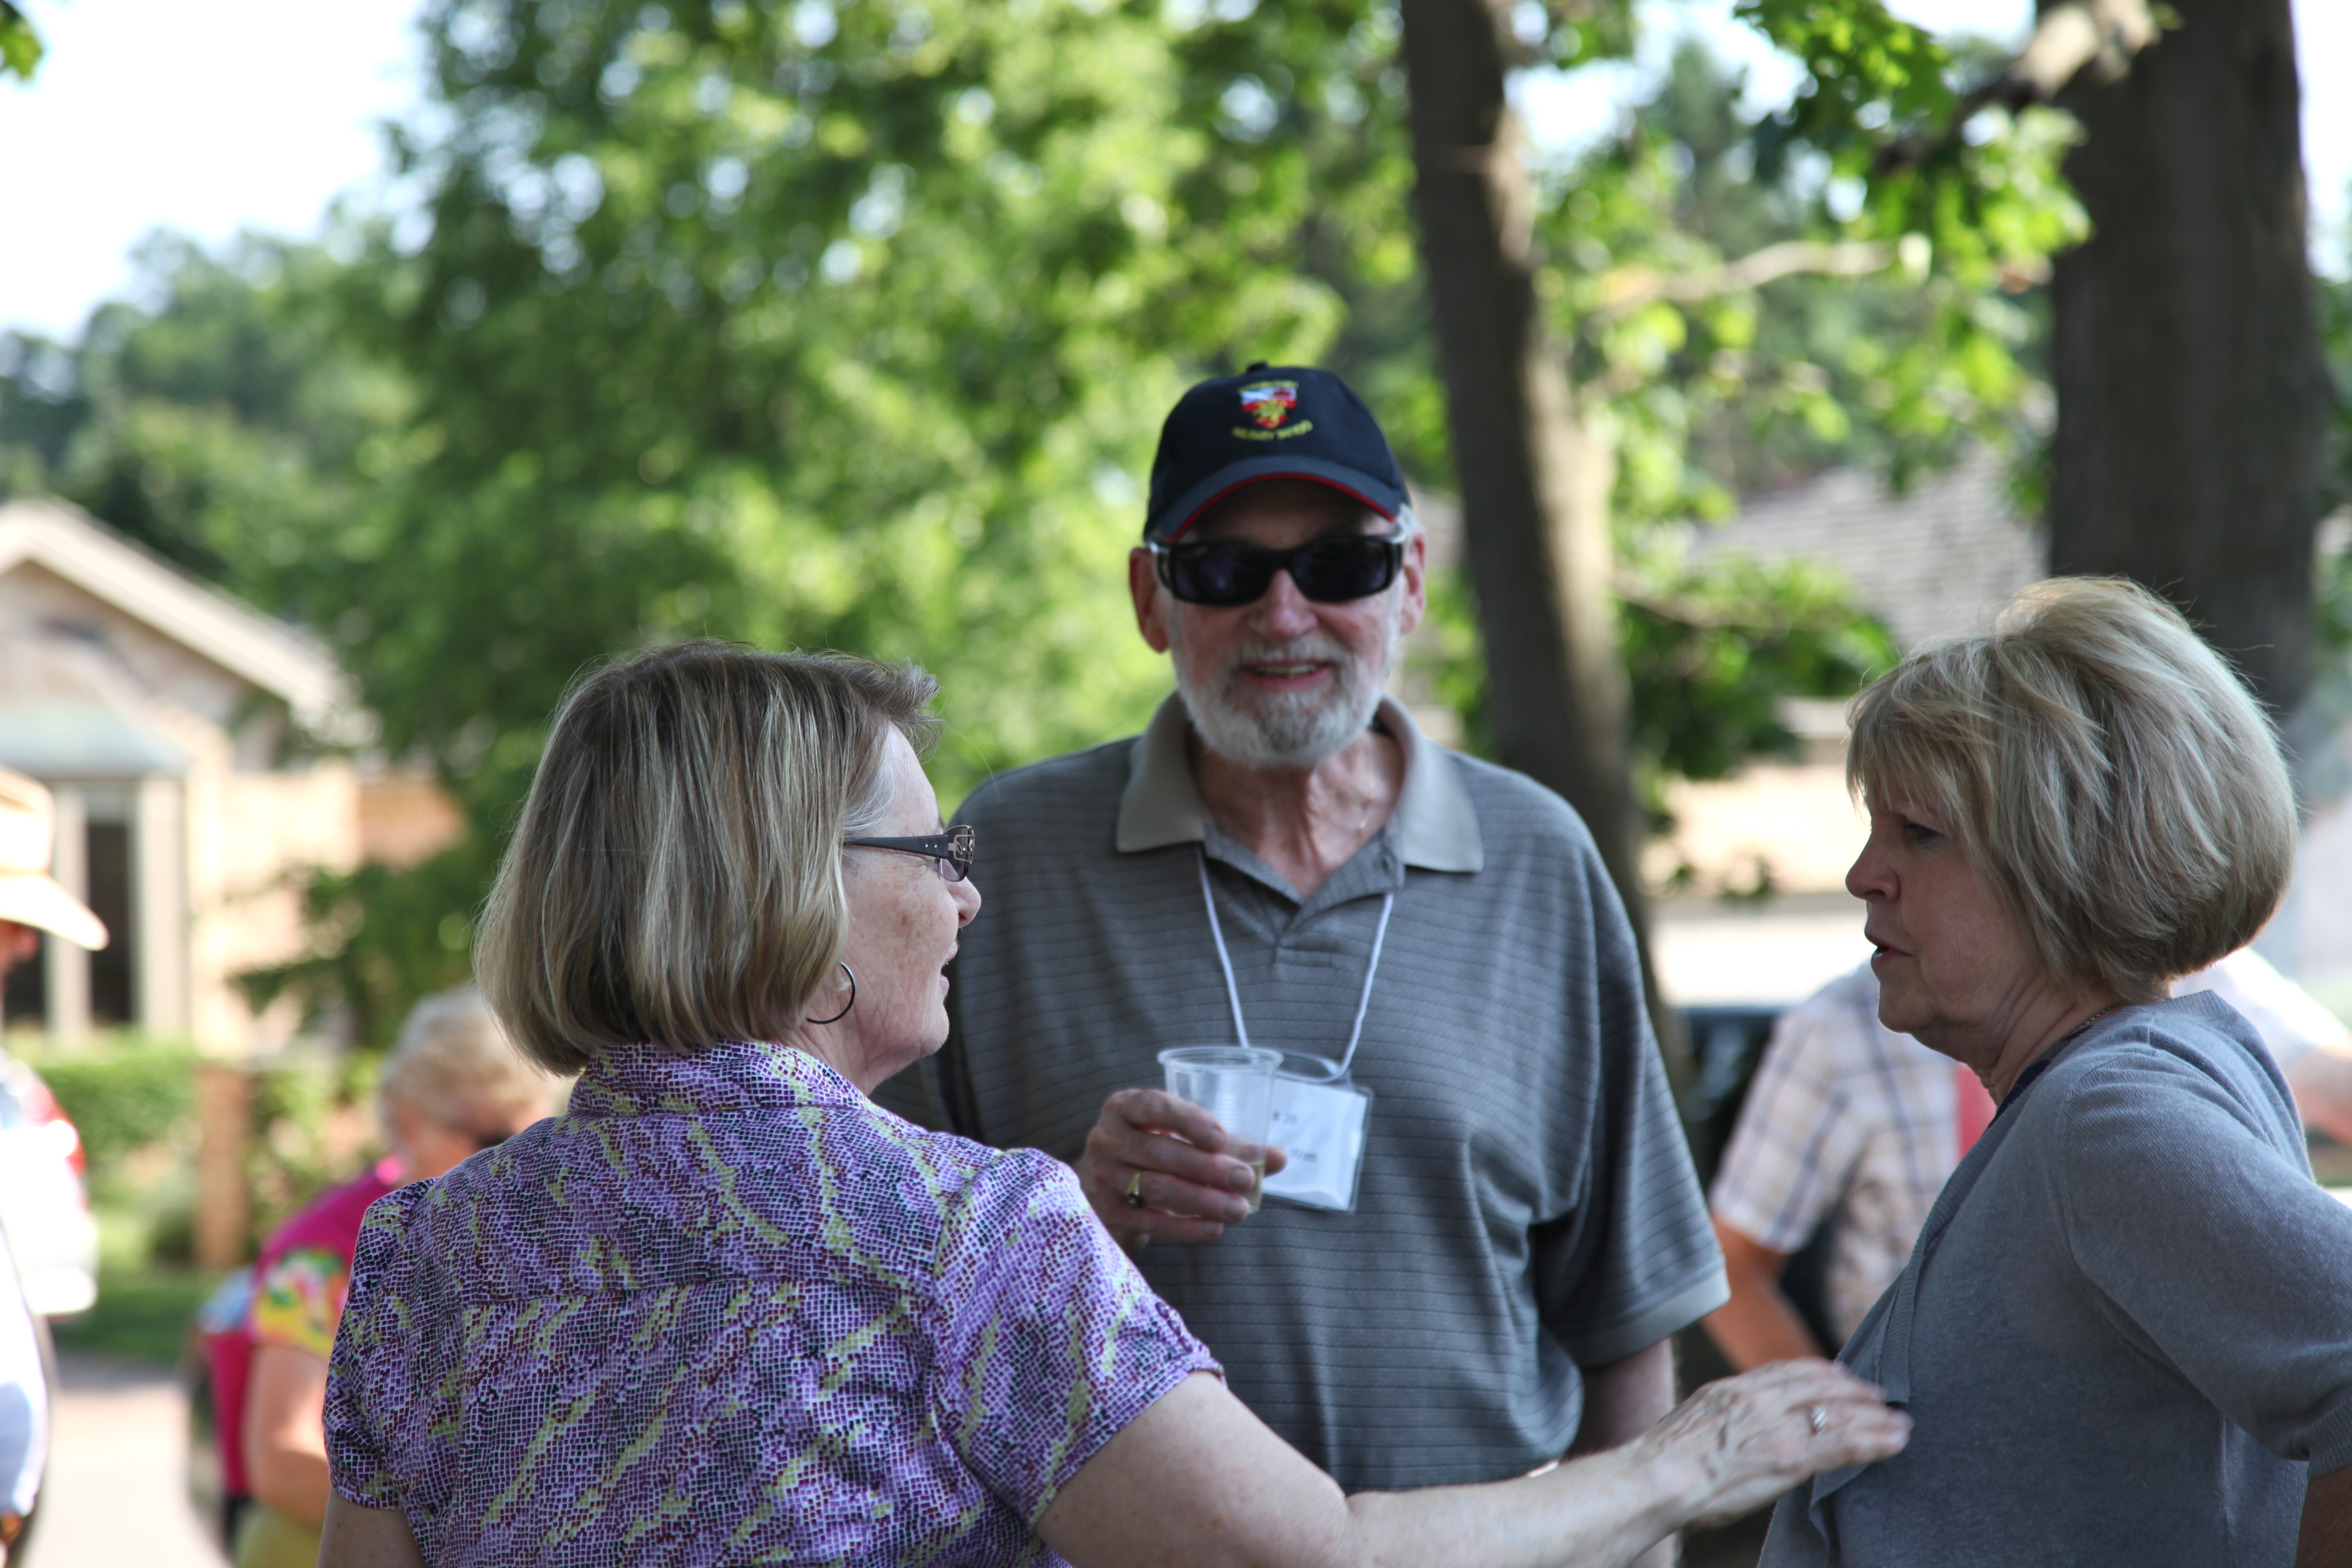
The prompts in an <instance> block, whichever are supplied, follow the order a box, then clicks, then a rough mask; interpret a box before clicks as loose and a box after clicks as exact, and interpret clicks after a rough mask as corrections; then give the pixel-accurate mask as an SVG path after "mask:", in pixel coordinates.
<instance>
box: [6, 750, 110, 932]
mask: <svg viewBox="0 0 2352 1568" xmlns="http://www.w3.org/2000/svg"><path fill="white" fill-rule="evenodd" d="M56 837H57V807H56V806H55V805H53V804H52V803H51V802H50V800H49V792H48V791H47V789H45V788H44V787H42V786H41V785H39V784H35V783H34V782H33V781H32V780H31V779H28V778H26V776H25V775H24V774H22V773H13V772H11V771H10V770H8V769H6V768H0V921H16V923H17V924H18V925H28V926H37V927H38V928H39V929H41V930H42V931H55V932H56V933H57V934H58V935H59V936H61V937H63V938H65V939H66V940H67V941H68V942H72V943H74V944H75V945H76V946H79V947H89V948H99V947H104V946H105V945H106V927H105V926H104V925H103V924H101V923H100V921H99V918H98V917H97V916H96V915H94V914H91V913H90V912H89V909H88V908H87V907H86V906H84V904H83V903H82V901H81V900H79V899H77V898H75V897H74V896H73V895H72V894H71V893H68V892H67V891H66V890H65V889H63V888H61V887H59V886H58V879H56V878H55V877H52V876H50V875H49V850H50V847H51V845H52V843H53V841H54V840H55V839H56Z"/></svg>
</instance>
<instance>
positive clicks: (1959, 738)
mask: <svg viewBox="0 0 2352 1568" xmlns="http://www.w3.org/2000/svg"><path fill="white" fill-rule="evenodd" d="M1846 783H1847V786H1848V787H1849V788H1850V789H1853V790H1854V791H1855V792H1856V793H1857V794H1860V795H1866V796H1867V797H1868V798H1869V799H1871V800H1872V801H1874V802H1877V803H1880V804H1885V802H1887V801H1888V800H1890V799H1893V800H1904V801H1908V802H1911V803H1913V804H1916V805H1918V806H1920V807H1921V808H1923V809H1925V810H1928V811H1933V812H1936V813H1937V814H1939V815H1940V816H1942V817H1943V819H1944V820H1945V821H1947V822H1948V823H1950V824H1951V825H1952V826H1953V827H1954V830H1955V831H1956V832H1957V834H1958V837H1959V839H1960V843H1961V847H1962V848H1963V851H1964V852H1965V853H1966V854H1967V856H1968V857H1969V863H1970V864H1971V865H1972V866H1973V867H1975V868H1976V870H1977V872H1978V874H1979V876H1982V877H1983V878H1985V879H1986V880H1987V881H1988V882H1989V883H1990V886H1991V888H1992V889H1993V890H1994V892H1995V894H1996V896H1997V897H1998V898H1999V899H2000V902H2001V903H2002V905H2003V906H2004V907H2006V908H2007V910H2009V912H2010V914H2011V916H2012V917H2013V918H2015V919H2016V921H2018V923H2019V925H2020V926H2021V928H2022V929H2023V931H2024V932H2025V935H2026V939H2027V942H2029V944H2030V945H2031V946H2032V949H2033V951H2034V952H2036V953H2038V954H2039V955H2040V957H2041V959H2042V963H2043V964H2044V965H2045V967H2046V968H2047V969H2048V971H2049V972H2050V973H2052V974H2053V975H2054V976H2058V977H2061V978H2063V979H2065V980H2067V981H2069V982H2072V983H2074V984H2088V983H2091V982H2104V983H2105V984H2107V985H2109V986H2111V987H2113V988H2114V990H2115V991H2116V993H2117V994H2119V995H2121V996H2122V997H2123V998H2124V999H2125V1000H2126V1001H2129V1002H2147V1001H2153V1000H2156V999H2158V997H2161V996H2162V995H2163V994H2165V991H2166V988H2167V986H2168V984H2169V983H2170V982H2171V981H2173V980H2174V979H2176V978H2178V977H2179V976H2180V975H2183V974H2187V973H2190V972H2191V971H2193V970H2197V969H2201V968H2203V967H2204V966H2205V965H2207V964H2209V963H2212V962H2213V961H2214V960H2216V959H2218V958H2221V956H2223V955H2224V954H2226V953H2230V952H2235V951H2236V950H2237V949H2239V948H2241V947H2242V946H2244V945H2245V944H2246V943H2247V942H2250V941H2252V939H2253V936H2254V933H2255V932H2257V931H2260V930H2261V929H2262V928H2263V924H2264V923H2265V922H2266V921H2269V919H2270V917H2271V915H2272V913H2273V911H2274V910H2276V909H2277V908H2278V904H2279V900H2280V899H2281V898H2282V897H2283V896H2284V893H2285V891H2286V882H2287V875H2288V871H2289V868H2290V867H2291V866H2292V864H2293V861H2294V839H2295V808H2294V788H2293V786H2292V785H2291V784H2289V782H2288V778H2287V771H2286V764H2285V762H2284V759H2283V758H2282V757H2281V756H2280V754H2279V745H2278V734H2277V731H2276V730H2275V728H2274V727H2273V724H2272V722H2271V721H2270V718H2269V716H2268V715H2267V714H2266V713H2264V712H2263V710H2262V708H2261V707H2260V706H2259V705H2258V704H2257V703H2256V702H2255V701H2254V700H2253V698H2252V695H2251V694H2250V693H2248V691H2247V690H2246V688H2245V687H2244V685H2243V684H2242V683H2241V682H2240V680H2239V679H2238V678H2237V676H2236V674H2235V673H2234V672H2233V671H2231V668H2230V667H2229V665H2228V664H2227V663H2226V662H2225V661H2224V660H2223V659H2222V658H2221V656H2220V655H2219V654H2217V653H2215V652H2214V651H2213V649H2212V648H2211V647H2208V646H2207V645H2206V644H2205V642H2204V641H2203V640H2202V639H2201V638H2200V637H2198V636H2197V634H2196V633H2195V632H2194V631H2192V630H2190V629H2189V623H2188V622H2187V621H2185V620H2183V619H2182V618H2181V616H2180V614H2179V611H2177V610H2175V609H2174V608H2173V607H2172V606H2171V605H2168V604H2166V603H2165V602H2164V601H2163V600H2162V599H2159V598H2158V597H2157V596H2156V595H2153V594H2151V593H2149V592H2148V591H2147V590H2146V589H2145V588H2142V587H2140V586H2138V585H2137V584H2133V583H2129V582H2125V581H2122V580H2120V579H2115V578H2094V577H2059V578H2053V579H2051V580H2050V581H2048V582H2044V583H2040V584H2035V585H2034V586H2033V587H2031V588H2028V589H2026V590H2025V591H2024V592H2023V593H2021V594H2020V595H2018V596H2017V597H2016V598H2014V599H2012V600H2011V601H2010V602H2009V604H2008V605H2004V606H2003V607H2002V608H2001V610H2000V613H1999V615H1998V616H1996V617H1995V618H1994V620H1993V621H1992V623H1991V625H1990V626H1988V627H1986V628H1984V629H1982V630H1979V631H1976V632H1971V633H1969V634H1967V635H1964V636H1960V637H1948V638H1945V639H1943V640H1940V641H1937V642H1934V643H1930V644H1928V645H1927V646H1925V647H1920V648H1918V649H1917V650H1916V651H1915V652H1913V653H1912V654H1911V655H1910V656H1909V657H1908V658H1905V659H1904V660H1903V662H1902V663H1900V664H1898V665H1897V666H1895V668H1893V669H1892V670H1889V671H1888V672H1887V673H1886V674H1885V675H1883V676H1881V677H1880V678H1879V679H1876V680H1875V681H1873V682H1872V683H1871V684H1870V686H1869V687H1867V688H1866V689H1864V691H1863V693H1862V695H1860V696H1859V697H1857V698H1855V699H1854V700H1853V742H1852V744H1851V745H1850V746H1849V748H1848V750H1847V752H1846Z"/></svg>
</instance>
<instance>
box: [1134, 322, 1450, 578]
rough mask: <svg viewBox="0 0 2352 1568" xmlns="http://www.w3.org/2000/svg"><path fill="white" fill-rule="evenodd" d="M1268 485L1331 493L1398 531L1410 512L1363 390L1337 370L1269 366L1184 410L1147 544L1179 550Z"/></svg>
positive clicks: (1176, 416) (1164, 463) (1165, 430)
mask: <svg viewBox="0 0 2352 1568" xmlns="http://www.w3.org/2000/svg"><path fill="white" fill-rule="evenodd" d="M1261 479H1309V480H1312V481H1314V482H1315V483H1317V484H1319V485H1328V486H1330V487H1331V488H1332V489H1335V490H1339V491H1342V492H1343V493H1345V494H1348V495H1351V496H1353V497H1355V498H1356V499H1357V500H1360V501H1361V502H1363V503H1364V504H1365V505H1366V506H1368V507H1370V508H1371V509H1372V510H1374V511H1376V512H1379V513H1380V514H1381V516H1382V517H1385V518H1387V519H1389V520H1390V521H1395V519H1396V516H1397V514H1398V513H1399V512H1400V511H1402V510H1403V509H1404V505H1405V489H1404V474H1403V472H1402V470H1401V469H1399V468H1397V460H1396V454H1395V453H1393V452H1391V451H1390V450H1389V438H1388V437H1386V436H1383V435H1381V426H1380V421H1379V420H1377V419H1374V418H1373V417H1372V411H1371V410H1370V409H1369V408H1367V407H1365V406H1364V400H1363V399H1362V398H1360V397H1359V396H1357V395H1356V394H1355V391H1354V389H1353V388H1351V387H1349V384H1347V383H1346V382H1344V381H1341V380H1340V379H1339V377H1338V376H1336V375H1333V374H1331V373H1330V372H1329V371H1328V370H1316V369H1313V368H1312V367H1310V366H1307V365H1269V364H1267V363H1265V361H1263V360H1260V361H1259V362H1258V363H1255V364H1254V365H1252V366H1250V367H1249V369H1247V370H1245V371H1244V372H1242V374H1239V375H1227V376H1220V377H1219V378H1217V379H1216V380H1214V381H1204V382H1202V383H1201V384H1199V385H1197V386H1195V387H1193V388H1192V390H1191V391H1189V392H1187V393H1185V394H1184V395H1183V396H1181V397H1180V398H1178V399H1177V400H1176V406H1175V407H1174V408H1173V409H1171V411H1170V412H1169V415H1168V422H1167V423H1166V424H1164V425H1162V426H1160V451H1159V455H1158V456H1156V457H1154V458H1152V459H1151V510H1150V513H1149V515H1147V516H1146V518H1145V519H1144V523H1143V537H1144V538H1146V539H1150V540H1158V541H1160V542H1162V543H1165V542H1170V541H1172V540H1174V539H1175V538H1177V537H1178V536H1179V535H1181V533H1182V532H1183V531H1185V530H1186V529H1188V528H1190V527H1192V523H1193V521H1195V520H1196V519H1198V518H1199V517H1200V515H1201V514H1202V512H1204V511H1206V510H1209V509H1210V508H1211V507H1213V506H1214V505H1216V504H1217V502H1219V501H1221V500H1224V498H1225V497H1227V496H1229V495H1231V494H1233V493H1234V491H1235V490H1237V489H1241V488H1242V487H1243V486H1244V485H1254V484H1256V483H1257V482H1258V481H1259V480H1261Z"/></svg>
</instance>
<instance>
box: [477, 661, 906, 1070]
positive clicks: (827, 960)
mask: <svg viewBox="0 0 2352 1568" xmlns="http://www.w3.org/2000/svg"><path fill="white" fill-rule="evenodd" d="M937 689H938V684H937V682H935V681H934V680H932V679H931V678H930V677H929V675H927V674H925V673H924V672H923V671H921V670H919V669H918V668H914V667H913V666H911V665H895V666H894V665H885V664H877V663H874V662H872V661H870V660H866V659H860V658H847V657H845V656H842V655H836V654H797V653H763V652H759V651H756V650H754V649H751V648H745V647H736V646H734V645H732V644H729V643H722V642H715V641H709V640H698V641H694V642H688V643H679V644H677V645H674V646H672V647H663V648H656V649H653V650H651V651H649V652H646V653H640V654H636V655H634V656H632V657H630V658H624V659H621V660H618V661H616V662H614V663H613V664H611V665H608V666H606V667H605V668H602V669H599V670H596V671H594V672H593V673H592V674H590V675H588V676H586V677H584V678H583V679H581V680H579V681H577V682H576V683H575V684H574V685H573V687H572V690H571V691H570V693H568V694H567V695H566V696H565V698H564V700H563V702H562V706H561V707H560V708H559V709H558V710H557V712H556V716H555V722H554V727H553V731H552V732H551V734H550V735H549V737H548V742H547V752H546V754H545V755H544V756H543V757H542V758H541V761H540V764H539V773H538V775H537V776H536V777H535V778H534V779H533V780H532V781H531V786H530V796H529V798H528V799H527V800H526V801H525V802H524V804H523V808H522V817H521V820H520V823H519V824H518V825H517V826H516V828H515V835H514V840H513V842H512V843H510V844H509V845H508V847H507V852H506V856H505V858H504V859H503V860H501V862H500V863H499V876H498V881H497V883H496V884H495V885H494V886H493V888H492V889H491V890H490V898H489V903H488V908H487V910H485V911H484V914H483V918H482V925H481V931H480V934H479V936H478V940H477V941H476V942H475V947H474V971H475V973H476V974H477V975H478V977H479V978H480V981H481V985H482V990H483V993H484V994H486V995H487V996H488V998H489V1000H490V1005H492V1006H493V1007H495V1008H496V1009H497V1010H498V1015H499V1019H500V1020H501V1021H502V1022H503V1023H504V1024H505V1025H506V1027H507V1032H508V1034H509V1036H510V1037H512V1038H513V1039H514V1041H515V1043H516V1044H517V1045H518V1046H519V1047H521V1048H522V1049H523V1050H524V1051H525V1052H526V1053H527V1054H529V1055H530V1057H532V1058H534V1059H536V1060H537V1061H539V1062H540V1063H541V1064H542V1065H544V1066H547V1067H549V1068H554V1069H555V1070H557V1071H560V1072H573V1071H578V1070H579V1069H581V1068H584V1067H586V1066H587V1065H588V1064H589V1062H590V1061H591V1060H593V1058H594V1056H595V1055H596V1053H597V1052H599V1051H600V1050H604V1049H608V1048H611V1047H616V1046H623V1045H629V1044H634V1043H638V1042H644V1043H647V1044H651V1045H655V1046H659V1047H665V1048H667V1049H670V1050H674V1051H678V1052H681V1053H683V1052H691V1051H695V1050H699V1049H703V1048H705V1047H709V1046H712V1045H716V1044H717V1043H719V1041H721V1040H765V1039H774V1038H776V1037H779V1036H780V1035H782V1033H783V1032H784V1031H786V1030H788V1029H790V1028H792V1027H793V1026H796V1025H797V1024H799V1023H800V1022H801V1020H802V1019H803V1017H804V1016H806V1015H807V1013H808V1011H809V1005H810V1003H811V1002H812V1000H813V999H814V998H815V997H816V996H817V995H818V994H819V993H820V991H821V990H822V989H823V988H824V986H825V985H826V984H828V983H829V981H830V980H831V978H832V974H833V968H834V964H835V963H836V962H837V961H838V960H839V958H840V957H841V952H842V945H843V942H844V941H845V938H846V936H847V933H848V924H849V911H848V905H847V902H846V900H845V897H844V894H843V891H842V885H841V846H842V840H843V839H845V838H846V837H850V836H851V835H853V834H856V833H859V832H863V831H869V830H870V829H871V826H872V825H873V824H874V822H875V821H877V819H878V818H879V817H880V816H881V815H882V814H883V813H884V812H885V811H887V808H888V805H889V801H888V793H889V783H888V776H887V773H886V772H885V771H884V768H883V748H884V745H885V742H886V741H887V737H888V735H889V733H890V731H891V730H892V729H893V728H896V729H897V730H898V731H899V732H900V733H902V734H904V735H905V736H906V737H907V738H908V741H910V742H913V743H914V744H915V746H916V749H917V750H918V751H922V750H924V749H925V748H926V747H927V746H928V744H929V740H930V738H931V733H932V724H931V721H930V720H929V717H928V716H927V714H926V710H927V708H928V707H929V702H930V700H931V697H932V695H933V693H934V692H935V691H936V690H937Z"/></svg>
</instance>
